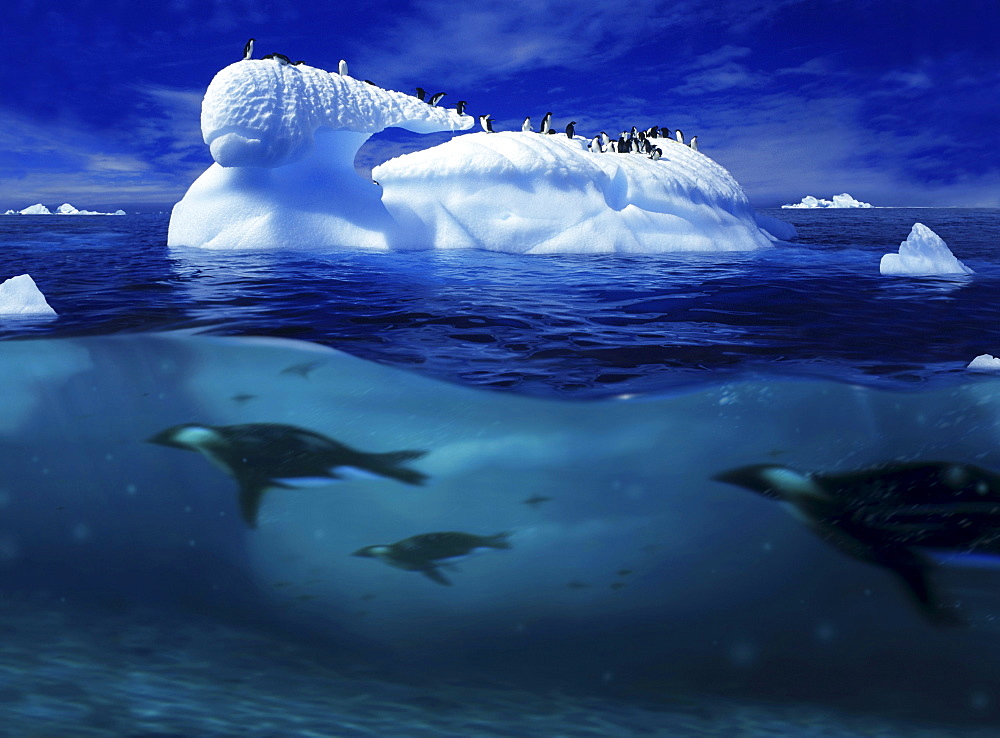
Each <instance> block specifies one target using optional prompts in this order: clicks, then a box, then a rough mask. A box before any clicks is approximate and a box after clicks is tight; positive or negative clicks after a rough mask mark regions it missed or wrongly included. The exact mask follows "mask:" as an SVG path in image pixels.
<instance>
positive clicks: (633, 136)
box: [630, 126, 639, 138]
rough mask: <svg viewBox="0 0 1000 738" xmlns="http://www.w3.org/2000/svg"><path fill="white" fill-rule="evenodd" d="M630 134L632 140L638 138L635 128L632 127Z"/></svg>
mask: <svg viewBox="0 0 1000 738" xmlns="http://www.w3.org/2000/svg"><path fill="white" fill-rule="evenodd" d="M630 133H631V134H632V138H638V137H639V131H638V129H637V128H636V127H635V126H632V130H631V131H630Z"/></svg>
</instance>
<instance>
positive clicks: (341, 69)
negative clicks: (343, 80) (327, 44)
mask: <svg viewBox="0 0 1000 738" xmlns="http://www.w3.org/2000/svg"><path fill="white" fill-rule="evenodd" d="M337 72H338V73H339V74H340V76H341V77H347V76H348V74H347V62H346V61H344V60H343V59H341V60H340V64H338V65H337Z"/></svg>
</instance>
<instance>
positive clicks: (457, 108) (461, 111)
mask: <svg viewBox="0 0 1000 738" xmlns="http://www.w3.org/2000/svg"><path fill="white" fill-rule="evenodd" d="M466 105H468V103H467V102H466V101H465V100H459V101H458V104H457V105H456V106H455V112H456V113H458V114H459V115H465V106H466Z"/></svg>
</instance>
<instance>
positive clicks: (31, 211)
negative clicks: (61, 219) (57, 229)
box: [4, 202, 125, 215]
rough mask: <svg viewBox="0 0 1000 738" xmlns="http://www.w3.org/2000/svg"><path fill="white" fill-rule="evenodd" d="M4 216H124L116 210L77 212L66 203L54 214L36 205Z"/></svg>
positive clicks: (42, 206)
mask: <svg viewBox="0 0 1000 738" xmlns="http://www.w3.org/2000/svg"><path fill="white" fill-rule="evenodd" d="M4 215H125V211H124V210H116V211H115V212H113V213H103V212H101V211H99V210H79V209H77V208H75V207H73V206H72V205H70V204H69V203H68V202H64V203H63V204H62V205H60V206H59V207H57V208H56V211H55V213H53V212H52V211H51V210H49V209H48V208H47V207H45V206H44V205H42V203H38V204H37V205H31V206H30V207H26V208H25V209H24V210H8V211H7V212H5V213H4Z"/></svg>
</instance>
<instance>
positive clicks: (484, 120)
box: [479, 115, 493, 133]
mask: <svg viewBox="0 0 1000 738" xmlns="http://www.w3.org/2000/svg"><path fill="white" fill-rule="evenodd" d="M479 125H481V126H482V127H483V130H484V131H486V132H487V133H493V121H492V120H491V119H490V116H489V115H480V116H479Z"/></svg>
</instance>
